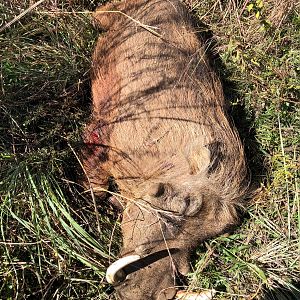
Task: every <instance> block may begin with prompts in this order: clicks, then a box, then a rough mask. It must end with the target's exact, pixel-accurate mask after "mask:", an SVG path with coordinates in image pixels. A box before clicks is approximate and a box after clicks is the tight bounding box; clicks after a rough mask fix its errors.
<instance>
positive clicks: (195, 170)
mask: <svg viewBox="0 0 300 300" xmlns="http://www.w3.org/2000/svg"><path fill="white" fill-rule="evenodd" d="M210 160H211V154H210V151H209V149H208V148H206V147H204V146H199V147H196V146H194V147H192V148H191V150H190V152H189V155H188V162H189V165H190V174H191V175H196V174H199V173H203V172H205V171H206V170H208V169H209V165H210Z"/></svg>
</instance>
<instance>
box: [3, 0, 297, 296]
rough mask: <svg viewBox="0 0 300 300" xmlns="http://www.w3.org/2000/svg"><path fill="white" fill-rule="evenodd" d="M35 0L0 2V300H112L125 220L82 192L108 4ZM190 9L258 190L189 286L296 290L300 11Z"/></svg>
mask: <svg viewBox="0 0 300 300" xmlns="http://www.w3.org/2000/svg"><path fill="white" fill-rule="evenodd" d="M37 2H39V5H37V6H36V7H32V4H33V1H29V0H26V1H20V0H4V1H2V2H1V3H0V15H1V17H2V20H1V23H0V57H1V61H0V70H1V73H0V95H1V96H0V197H1V202H0V257H1V259H0V299H42V298H43V299H108V298H110V299H112V298H114V294H113V290H112V289H111V288H110V287H109V285H107V284H106V282H105V279H104V272H105V269H106V267H107V266H108V265H109V263H110V261H112V260H113V259H114V257H115V256H116V255H117V253H118V249H119V245H120V230H119V226H118V218H119V217H118V215H117V214H116V213H115V212H114V211H113V209H112V208H111V207H110V206H109V205H108V204H105V203H97V199H93V198H92V197H91V196H90V195H89V193H86V192H84V190H83V189H82V187H81V186H80V181H81V178H82V176H84V174H83V172H82V171H81V166H80V162H79V160H78V155H77V154H78V153H79V151H80V146H81V139H80V134H81V130H82V128H83V126H84V124H85V122H86V120H87V118H88V117H89V113H90V103H91V101H90V82H89V67H90V61H91V52H92V49H93V46H94V43H95V40H96V38H97V36H98V32H97V31H96V30H95V29H94V28H93V26H92V22H91V14H90V12H91V11H93V10H94V9H95V7H96V6H97V5H98V4H99V3H101V1H98V0H94V1H85V0H73V1H71V0H61V1H55V0H45V1H42V0H41V1H37ZM186 2H188V3H189V2H193V4H192V5H190V6H191V12H192V13H193V14H194V15H195V16H196V18H197V19H198V20H199V22H203V23H204V24H205V25H206V26H205V29H202V30H204V31H205V33H206V34H207V35H208V36H209V35H211V33H212V34H213V36H212V38H211V39H209V43H210V45H209V48H210V50H211V51H213V52H214V54H215V56H216V58H217V59H216V61H217V70H218V72H219V73H220V77H221V78H222V80H223V83H224V90H225V94H226V97H227V99H228V100H229V101H230V103H231V111H230V113H231V115H232V117H233V119H234V122H235V123H236V125H237V127H238V129H239V131H240V135H241V137H242V139H243V141H244V144H245V149H246V153H247V156H248V162H249V167H250V169H251V171H252V174H253V175H252V176H253V182H254V183H256V186H255V189H254V195H255V196H254V198H253V199H251V200H249V207H248V210H247V211H248V213H247V215H246V217H245V219H244V221H243V224H242V226H241V227H240V228H238V229H237V230H236V231H235V232H234V233H233V234H231V235H226V236H222V237H218V238H216V239H214V240H210V241H207V242H206V243H205V244H204V245H202V246H201V247H199V248H198V249H197V251H196V253H195V254H194V256H193V266H192V267H193V272H192V273H191V274H190V275H189V279H190V288H192V289H195V290H201V288H214V289H215V290H217V294H216V296H217V298H219V299H259V298H260V297H262V296H263V295H264V294H265V293H266V291H269V290H272V289H275V288H277V289H278V288H280V290H281V292H282V293H284V294H285V295H287V294H288V292H287V291H286V290H285V289H293V292H294V293H297V291H296V290H295V289H294V288H293V287H292V285H295V286H296V285H297V281H299V278H300V261H299V260H300V199H299V186H300V182H299V169H300V168H299V167H300V163H299V161H300V149H299V143H300V102H299V99H300V97H299V96H300V80H299V73H300V67H299V66H300V47H299V46H300V45H299V44H300V14H299V3H298V2H297V1H295V0H287V1H285V2H282V1H280V0H265V1H263V0H245V1H236V0H225V1H214V0H207V1H199V4H198V3H197V1H186ZM29 7H30V8H31V9H30V10H28V11H27V12H26V13H25V14H24V16H22V17H21V18H19V19H17V18H15V17H16V16H19V15H20V14H21V13H22V12H23V11H24V10H25V9H27V8H29ZM11 20H14V22H10V21H11ZM9 22H10V23H9ZM6 24H8V25H6ZM268 293H270V292H268ZM289 297H291V296H289ZM299 297H300V296H299V295H298V298H299ZM298 298H297V296H295V299H298ZM289 299H292V298H289Z"/></svg>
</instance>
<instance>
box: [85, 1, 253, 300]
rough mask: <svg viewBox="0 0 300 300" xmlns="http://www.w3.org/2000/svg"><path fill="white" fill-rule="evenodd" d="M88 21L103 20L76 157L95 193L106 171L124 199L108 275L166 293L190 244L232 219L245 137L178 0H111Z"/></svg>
mask: <svg viewBox="0 0 300 300" xmlns="http://www.w3.org/2000/svg"><path fill="white" fill-rule="evenodd" d="M95 21H96V23H97V24H98V25H100V26H101V27H102V28H103V29H105V30H107V31H108V32H107V33H106V34H105V35H104V36H103V37H100V38H99V40H98V43H97V45H96V48H95V51H94V55H93V64H92V94H93V113H92V114H93V115H92V118H91V121H90V123H89V124H88V125H87V127H86V129H85V133H84V141H85V149H84V150H83V163H84V168H85V170H86V173H87V174H88V177H89V183H88V186H89V187H90V188H92V189H93V191H94V193H95V194H98V195H99V196H100V197H102V198H103V199H104V197H105V192H104V190H106V189H108V185H109V181H110V179H111V178H113V179H114V181H115V182H116V184H117V186H118V189H119V193H120V195H121V197H114V202H116V201H117V200H118V201H119V206H121V207H122V208H123V219H122V233H123V247H122V250H121V253H120V259H119V260H118V261H117V262H115V263H114V264H113V265H112V266H110V267H109V269H108V272H107V280H108V281H109V282H110V283H112V284H114V285H115V288H116V290H117V294H118V296H119V298H120V299H133V300H137V299H143V300H144V299H155V300H156V299H160V300H163V299H173V298H174V297H176V293H177V289H176V285H177V283H176V278H178V275H180V274H187V272H189V255H190V253H191V251H192V250H193V249H194V248H195V247H196V246H197V245H199V243H200V242H201V241H203V240H205V239H207V238H209V237H212V236H216V235H218V234H220V233H223V232H225V231H226V230H228V229H229V228H231V227H232V226H233V225H235V224H237V222H238V216H237V215H238V213H237V211H239V209H238V208H239V207H242V206H243V202H244V198H245V194H246V191H247V187H248V176H247V167H246V163H245V157H244V152H243V147H242V146H241V142H240V139H239V137H238V134H237V132H236V130H235V129H234V128H233V127H232V125H231V124H230V122H229V121H228V118H227V115H226V106H225V102H224V96H223V91H222V87H221V84H220V81H219V80H218V78H217V76H216V74H215V73H214V71H213V69H212V68H211V66H210V63H209V60H208V59H207V57H206V46H205V43H204V42H203V40H201V39H200V38H199V37H198V35H197V34H196V31H197V30H196V29H195V27H194V26H193V21H192V19H191V17H190V16H189V13H188V10H187V9H186V7H185V5H184V4H182V3H181V2H180V1H179V0H147V1H146V0H132V1H130V0H128V1H123V2H117V3H115V4H108V5H105V6H103V7H100V8H99V9H98V10H97V11H96V13H95ZM117 198H118V199H117ZM181 293H182V292H181ZM177 295H178V294H177Z"/></svg>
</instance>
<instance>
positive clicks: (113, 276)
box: [106, 255, 141, 284]
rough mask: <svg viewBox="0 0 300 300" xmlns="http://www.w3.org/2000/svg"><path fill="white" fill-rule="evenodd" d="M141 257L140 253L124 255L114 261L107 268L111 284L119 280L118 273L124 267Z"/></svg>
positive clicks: (107, 275)
mask: <svg viewBox="0 0 300 300" xmlns="http://www.w3.org/2000/svg"><path fill="white" fill-rule="evenodd" d="M140 259H141V257H140V256H139V255H129V256H125V257H122V258H120V259H118V260H117V261H115V262H114V263H112V264H111V265H110V266H109V267H108V268H107V270H106V280H107V282H108V283H110V284H114V283H116V282H118V280H117V275H118V273H119V272H120V271H122V269H123V268H124V267H126V266H127V265H129V264H131V263H133V262H135V261H138V260H140Z"/></svg>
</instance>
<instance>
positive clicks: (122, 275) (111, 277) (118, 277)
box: [106, 248, 179, 285]
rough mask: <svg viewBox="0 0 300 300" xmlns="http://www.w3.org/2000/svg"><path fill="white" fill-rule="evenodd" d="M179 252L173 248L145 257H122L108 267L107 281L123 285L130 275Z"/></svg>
mask: <svg viewBox="0 0 300 300" xmlns="http://www.w3.org/2000/svg"><path fill="white" fill-rule="evenodd" d="M178 252H179V249H178V248H171V249H165V250H160V251H157V252H153V253H151V254H149V255H147V256H145V257H141V256H140V255H136V254H134V255H128V256H125V257H122V258H120V259H118V260H117V261H115V262H114V263H113V264H111V265H110V266H109V267H108V269H107V271H106V280H107V281H108V283H110V284H113V285H118V284H120V283H122V282H123V281H124V280H125V279H126V277H127V276H128V275H129V274H132V273H134V272H136V271H138V270H140V269H143V268H145V267H147V266H149V265H151V264H153V263H154V262H156V261H158V260H160V259H162V258H165V257H167V256H171V255H173V254H175V253H178Z"/></svg>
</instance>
